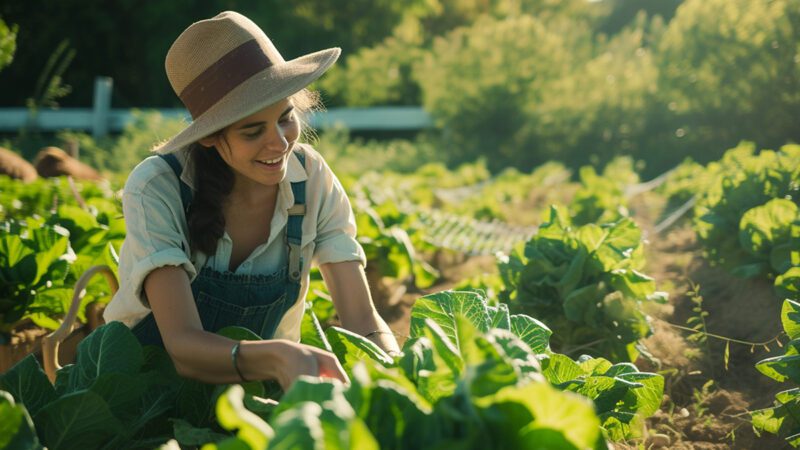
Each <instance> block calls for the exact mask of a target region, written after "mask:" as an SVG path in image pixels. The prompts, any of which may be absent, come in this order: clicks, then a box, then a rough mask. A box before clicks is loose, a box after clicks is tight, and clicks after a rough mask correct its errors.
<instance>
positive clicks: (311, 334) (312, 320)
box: [300, 307, 332, 352]
mask: <svg viewBox="0 0 800 450" xmlns="http://www.w3.org/2000/svg"><path fill="white" fill-rule="evenodd" d="M300 342H302V343H303V344H306V345H311V346H312V347H317V348H321V349H323V350H327V351H329V352H330V351H332V349H331V344H330V343H329V342H328V339H327V338H326V337H325V332H324V331H322V326H321V325H320V323H319V320H317V316H316V314H314V310H313V309H312V308H310V307H307V308H306V311H305V313H303V322H302V323H301V325H300Z"/></svg>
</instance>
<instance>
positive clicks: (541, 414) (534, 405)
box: [476, 383, 600, 449]
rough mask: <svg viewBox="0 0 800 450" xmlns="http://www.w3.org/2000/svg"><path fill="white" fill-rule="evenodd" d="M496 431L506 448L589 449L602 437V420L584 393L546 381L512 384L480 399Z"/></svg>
mask: <svg viewBox="0 0 800 450" xmlns="http://www.w3.org/2000/svg"><path fill="white" fill-rule="evenodd" d="M476 404H477V405H479V407H480V408H481V409H482V416H483V417H484V419H485V420H486V421H487V423H488V425H489V426H490V427H491V429H492V430H493V433H492V435H493V436H494V437H495V438H496V439H498V440H500V439H502V440H503V441H504V442H506V443H508V445H507V446H505V448H520V449H542V448H547V449H585V448H594V446H595V443H596V442H597V441H598V439H600V434H599V433H600V421H599V419H598V418H597V416H596V415H595V413H594V408H593V406H592V403H591V402H590V401H589V400H587V399H586V398H584V397H580V396H577V395H575V394H571V393H568V392H559V391H557V390H555V389H553V388H552V387H550V386H549V385H547V384H546V383H529V384H527V385H525V386H523V387H514V386H508V387H505V388H503V389H501V390H499V391H498V392H497V393H496V394H494V395H492V396H487V397H484V398H481V399H478V400H476Z"/></svg>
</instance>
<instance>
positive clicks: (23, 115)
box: [0, 77, 433, 137]
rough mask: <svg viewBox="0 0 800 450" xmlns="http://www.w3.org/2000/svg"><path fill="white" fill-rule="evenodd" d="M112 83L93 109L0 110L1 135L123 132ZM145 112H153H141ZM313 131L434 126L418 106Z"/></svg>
mask: <svg viewBox="0 0 800 450" xmlns="http://www.w3.org/2000/svg"><path fill="white" fill-rule="evenodd" d="M112 85H113V82H112V80H111V79H110V78H107V77H98V78H96V79H95V89H94V100H93V102H92V103H93V105H92V108H61V109H42V110H39V111H37V112H36V114H32V113H31V111H29V110H28V109H27V108H0V132H3V131H16V130H19V129H21V128H35V129H37V130H41V131H57V130H63V129H71V130H85V131H91V132H92V134H93V135H94V136H95V137H98V136H104V135H106V134H107V133H109V132H116V131H121V130H122V129H123V128H124V127H125V125H126V124H128V123H130V122H131V121H133V120H134V116H133V113H132V111H131V110H130V109H113V108H111V89H112ZM142 110H151V109H146V108H142ZM152 111H157V112H159V113H160V114H161V115H162V116H164V117H166V118H182V119H185V120H186V121H187V122H188V121H190V120H191V116H189V113H188V111H186V110H185V109H183V108H173V109H152ZM309 120H310V122H311V126H312V127H314V128H321V129H324V128H329V127H332V126H336V125H342V126H344V127H346V128H348V129H350V130H354V131H370V130H376V131H377V130H389V131H395V130H420V129H424V128H429V127H431V126H433V120H431V118H430V116H429V115H428V113H426V112H425V111H424V110H423V109H422V108H420V107H418V106H379V107H371V108H331V109H329V110H328V111H324V112H318V113H315V114H313V115H311V117H309Z"/></svg>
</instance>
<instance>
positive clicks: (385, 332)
mask: <svg viewBox="0 0 800 450" xmlns="http://www.w3.org/2000/svg"><path fill="white" fill-rule="evenodd" d="M373 334H391V335H392V336H394V333H392V332H391V331H383V330H375V331H371V332H369V333H367V334H365V335H364V337H370V336H372V335H373Z"/></svg>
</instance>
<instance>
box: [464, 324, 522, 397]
mask: <svg viewBox="0 0 800 450" xmlns="http://www.w3.org/2000/svg"><path fill="white" fill-rule="evenodd" d="M456 325H457V327H456V329H457V331H458V340H459V342H461V348H460V352H461V358H462V360H463V361H464V371H463V372H462V374H461V376H462V377H463V378H464V383H465V384H466V385H467V386H468V388H469V392H470V394H471V395H472V396H473V397H483V396H486V395H491V394H494V393H495V392H497V391H498V390H499V389H501V388H503V387H505V386H513V385H516V384H517V382H518V381H519V376H520V371H519V369H518V368H516V367H515V365H514V364H513V362H512V360H511V359H510V358H504V356H505V352H504V351H503V347H502V345H500V344H499V343H496V341H493V340H489V339H487V338H486V337H485V336H484V335H482V334H480V333H478V330H477V329H476V328H475V327H474V326H473V325H472V324H471V323H470V321H469V320H467V319H466V318H463V317H461V316H456ZM498 331H499V330H498ZM509 335H510V336H506V337H508V338H513V334H510V333H509Z"/></svg>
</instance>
